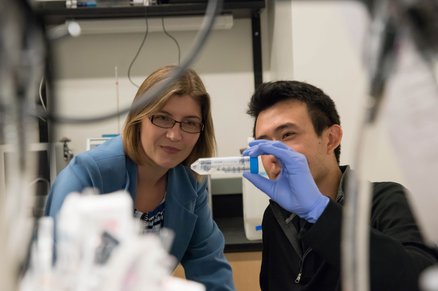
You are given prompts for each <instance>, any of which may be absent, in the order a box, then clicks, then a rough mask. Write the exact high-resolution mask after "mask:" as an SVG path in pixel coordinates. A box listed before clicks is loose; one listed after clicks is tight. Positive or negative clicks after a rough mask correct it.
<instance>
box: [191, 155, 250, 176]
mask: <svg viewBox="0 0 438 291" xmlns="http://www.w3.org/2000/svg"><path fill="white" fill-rule="evenodd" d="M190 167H191V169H192V170H193V171H195V172H196V173H198V174H199V175H211V174H234V173H242V172H245V171H249V172H251V173H255V174H257V173H258V172H259V163H258V159H257V157H248V156H244V157H215V158H201V159H198V160H197V161H196V162H194V163H193V164H192V165H191V166H190Z"/></svg>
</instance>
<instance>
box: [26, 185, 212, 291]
mask: <svg viewBox="0 0 438 291" xmlns="http://www.w3.org/2000/svg"><path fill="white" fill-rule="evenodd" d="M95 194H97V193H94V192H93V191H91V190H86V191H84V193H82V194H80V193H71V194H69V195H68V196H67V198H66V200H65V202H64V204H63V206H62V208H61V211H60V213H59V218H58V219H57V223H56V225H57V226H56V231H55V233H56V238H55V241H56V245H55V249H56V260H55V264H54V265H53V266H52V264H51V261H52V260H51V259H52V256H51V255H50V254H51V253H52V250H53V245H52V244H51V243H50V242H53V237H51V234H53V229H52V230H51V231H44V230H47V228H48V227H47V228H45V227H40V232H39V233H38V235H37V238H36V240H35V242H34V247H33V248H32V249H33V252H32V259H31V264H30V268H29V270H28V272H27V273H26V277H25V279H24V280H23V281H22V284H21V291H40V290H45V291H60V290H62V291H70V290H71V291H75V290H81V291H92V290H106V291H122V290H132V291H134V290H152V291H154V290H156V291H159V290H160V291H178V290H187V291H204V290H205V288H204V286H202V285H201V284H199V283H195V282H191V281H187V280H181V279H175V278H173V277H171V275H170V274H171V272H172V271H173V268H174V266H175V259H174V258H173V257H172V256H170V255H169V254H168V250H166V249H165V247H166V248H167V247H168V246H170V245H171V241H169V240H173V236H172V235H169V234H168V233H166V232H169V231H168V230H166V229H163V230H162V232H160V234H159V235H157V234H155V233H147V234H140V233H141V227H140V225H139V221H138V220H137V219H135V218H134V217H133V215H132V209H133V204H132V199H131V197H130V195H129V194H128V193H127V192H123V191H119V192H114V193H109V194H105V195H95ZM51 219H52V218H51V217H44V218H42V220H43V221H40V222H42V223H44V224H46V226H49V225H53V223H50V222H49V221H50V220H51ZM44 220H45V221H44ZM163 240H167V241H163Z"/></svg>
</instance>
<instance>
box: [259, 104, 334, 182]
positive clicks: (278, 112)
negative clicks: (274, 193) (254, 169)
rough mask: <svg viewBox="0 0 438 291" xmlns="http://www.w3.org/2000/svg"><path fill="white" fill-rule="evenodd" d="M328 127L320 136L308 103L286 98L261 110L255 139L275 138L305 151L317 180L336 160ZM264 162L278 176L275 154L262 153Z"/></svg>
mask: <svg viewBox="0 0 438 291" xmlns="http://www.w3.org/2000/svg"><path fill="white" fill-rule="evenodd" d="M327 131H328V130H327V129H326V130H324V131H323V133H322V135H321V136H317V134H316V132H315V129H314V127H313V124H312V121H311V119H310V116H309V113H308V111H307V105H306V104H305V103H303V102H299V101H295V100H286V101H282V102H279V103H277V104H275V105H274V106H272V107H270V108H268V109H266V110H264V111H262V112H260V114H259V116H258V117H257V120H256V126H255V137H256V139H267V140H276V141H281V142H283V143H285V144H286V145H287V146H289V147H290V148H292V149H294V150H295V151H297V152H300V153H302V154H304V155H305V156H306V158H307V161H308V163H309V167H310V171H311V172H312V175H313V178H314V179H315V182H316V183H317V184H318V181H319V180H321V179H324V176H325V175H327V173H328V170H329V168H328V167H330V166H329V165H332V164H333V163H331V164H330V163H329V160H330V159H331V160H332V159H333V151H332V150H329V146H328V144H329V136H328V133H327ZM262 161H263V166H264V167H265V170H266V172H267V174H268V176H269V178H271V179H275V178H276V177H277V176H278V175H279V173H280V171H281V165H280V164H279V162H278V161H277V160H276V159H275V157H273V156H268V155H266V156H262Z"/></svg>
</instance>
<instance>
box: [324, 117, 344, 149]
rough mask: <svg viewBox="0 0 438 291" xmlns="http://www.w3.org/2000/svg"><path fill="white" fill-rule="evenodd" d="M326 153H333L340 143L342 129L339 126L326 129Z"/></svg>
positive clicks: (335, 125) (334, 125)
mask: <svg viewBox="0 0 438 291" xmlns="http://www.w3.org/2000/svg"><path fill="white" fill-rule="evenodd" d="M327 137H328V140H327V153H329V152H333V151H334V150H335V149H336V148H337V147H338V146H339V145H340V144H341V141H342V127H341V126H340V125H339V124H333V125H332V126H330V127H329V128H327Z"/></svg>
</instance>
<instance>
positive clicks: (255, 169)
mask: <svg viewBox="0 0 438 291" xmlns="http://www.w3.org/2000/svg"><path fill="white" fill-rule="evenodd" d="M249 171H250V172H251V173H252V174H258V173H259V160H258V158H257V157H249Z"/></svg>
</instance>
